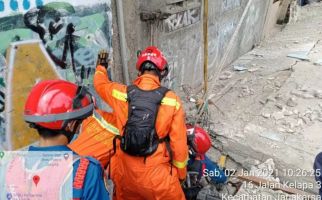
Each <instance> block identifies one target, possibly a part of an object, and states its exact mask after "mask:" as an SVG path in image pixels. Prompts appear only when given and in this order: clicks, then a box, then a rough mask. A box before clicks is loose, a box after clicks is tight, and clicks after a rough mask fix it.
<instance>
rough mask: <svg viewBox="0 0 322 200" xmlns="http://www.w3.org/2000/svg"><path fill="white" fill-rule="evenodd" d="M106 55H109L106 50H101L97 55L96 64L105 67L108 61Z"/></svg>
mask: <svg viewBox="0 0 322 200" xmlns="http://www.w3.org/2000/svg"><path fill="white" fill-rule="evenodd" d="M108 56H109V54H108V52H107V51H105V50H101V51H100V52H99V53H98V56H97V62H96V66H98V65H102V66H104V67H105V68H106V69H107V68H108V61H109V59H108Z"/></svg>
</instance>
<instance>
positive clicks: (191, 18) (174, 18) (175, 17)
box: [164, 8, 200, 32]
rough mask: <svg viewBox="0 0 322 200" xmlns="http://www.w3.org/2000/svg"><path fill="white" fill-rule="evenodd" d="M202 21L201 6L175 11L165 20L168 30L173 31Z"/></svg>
mask: <svg viewBox="0 0 322 200" xmlns="http://www.w3.org/2000/svg"><path fill="white" fill-rule="evenodd" d="M199 21H200V8H193V9H190V10H186V11H183V12H179V13H175V14H172V15H171V16H169V17H168V18H167V19H165V20H164V23H165V30H166V32H172V31H175V30H178V29H180V28H183V27H187V26H189V25H192V24H195V23H197V22H199Z"/></svg>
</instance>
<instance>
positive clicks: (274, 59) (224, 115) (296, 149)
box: [209, 3, 322, 192]
mask: <svg viewBox="0 0 322 200" xmlns="http://www.w3.org/2000/svg"><path fill="white" fill-rule="evenodd" d="M299 13H300V15H299V16H296V17H295V18H292V23H290V24H289V25H287V26H286V27H285V28H284V29H283V31H282V32H280V33H277V34H276V35H275V36H274V37H273V38H271V39H269V40H267V41H264V42H262V44H261V45H260V46H259V47H257V48H255V49H254V50H252V51H251V52H249V53H247V54H246V55H244V56H242V57H240V58H239V59H238V60H237V61H235V62H234V63H233V64H232V65H230V66H229V67H227V68H226V69H224V70H223V71H222V73H221V75H220V77H219V80H217V81H213V82H212V83H211V84H213V85H212V86H213V87H212V90H211V92H210V96H211V95H212V94H213V95H212V96H215V97H214V98H212V99H210V101H214V100H215V99H217V97H218V94H219V93H220V91H222V90H223V88H226V89H227V91H228V92H225V94H224V96H223V97H222V98H221V99H220V100H218V101H217V102H213V103H215V105H216V106H214V105H211V104H210V107H209V111H210V114H211V119H210V121H211V122H212V125H211V126H212V127H211V129H213V130H215V132H216V134H215V135H216V140H215V142H214V143H215V146H216V147H217V148H219V149H221V151H222V152H224V153H226V154H228V155H229V156H230V157H231V158H232V159H233V160H234V161H236V162H237V163H240V164H241V165H242V166H243V167H245V168H246V169H250V168H251V166H253V165H254V164H256V163H257V164H258V163H261V162H265V161H266V160H267V159H269V158H272V159H273V161H274V162H275V169H274V174H273V175H274V176H275V177H278V178H280V179H281V180H282V181H291V182H293V183H296V184H297V186H296V188H298V189H305V190H307V191H310V192H316V191H317V190H316V188H314V187H312V185H310V186H308V187H309V188H304V186H303V184H304V183H306V184H308V183H312V184H313V183H315V181H314V176H313V171H312V170H313V169H312V166H313V162H314V158H315V156H316V155H317V154H318V153H319V152H321V151H322V147H321V144H322V66H321V65H322V64H321V65H319V64H314V63H315V62H318V60H319V59H322V41H320V40H321V39H322V4H321V3H320V4H317V5H312V6H310V7H304V8H303V9H301V11H299ZM290 53H295V56H297V55H300V56H302V57H303V59H305V60H300V59H296V58H291V57H287V56H288V54H290ZM306 57H307V58H306ZM238 70H240V71H238ZM214 157H216V156H215V155H214ZM300 184H301V185H300Z"/></svg>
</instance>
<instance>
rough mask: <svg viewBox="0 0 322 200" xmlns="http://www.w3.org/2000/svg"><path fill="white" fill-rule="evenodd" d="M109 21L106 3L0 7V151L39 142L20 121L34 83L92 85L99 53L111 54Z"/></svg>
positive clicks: (28, 1)
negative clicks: (57, 80) (56, 80)
mask: <svg viewBox="0 0 322 200" xmlns="http://www.w3.org/2000/svg"><path fill="white" fill-rule="evenodd" d="M111 17H112V13H111V8H110V0H92V1H86V0H73V1H71V0H59V1H56V0H25V1H0V149H5V150H8V149H9V150H10V149H13V150H14V149H17V148H21V147H24V146H26V145H29V144H30V143H32V142H34V141H36V140H37V139H38V134H37V133H35V131H33V130H32V129H30V128H29V127H28V125H27V124H26V123H25V122H24V120H23V108H24V103H25V100H26V98H27V95H28V94H29V91H30V89H31V88H32V86H33V85H34V84H35V83H37V82H38V81H40V80H44V79H54V78H61V79H65V80H69V81H73V82H78V83H81V84H84V85H91V84H92V76H93V74H94V71H95V67H96V66H95V65H96V57H97V53H98V52H99V51H100V50H101V49H108V50H111V49H112V44H111V39H112V30H111V24H112V20H111ZM71 55H73V56H71Z"/></svg>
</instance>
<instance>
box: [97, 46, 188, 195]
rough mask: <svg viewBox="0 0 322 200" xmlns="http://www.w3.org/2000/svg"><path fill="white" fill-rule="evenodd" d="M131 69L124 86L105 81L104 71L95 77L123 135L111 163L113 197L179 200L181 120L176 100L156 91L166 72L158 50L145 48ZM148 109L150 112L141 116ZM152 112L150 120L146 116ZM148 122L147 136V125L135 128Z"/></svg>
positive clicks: (183, 158) (184, 155) (183, 153)
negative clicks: (131, 79)
mask: <svg viewBox="0 0 322 200" xmlns="http://www.w3.org/2000/svg"><path fill="white" fill-rule="evenodd" d="M136 68H137V70H138V71H139V72H140V73H139V76H138V78H137V79H136V80H135V81H134V85H133V86H129V87H128V86H126V85H123V84H119V83H115V82H112V81H110V80H109V79H108V76H107V70H106V68H105V67H103V66H100V65H99V66H97V68H96V72H95V75H94V88H95V89H96V91H97V92H98V94H99V95H100V97H101V98H102V99H103V100H104V101H105V102H107V103H108V104H109V105H110V106H111V107H112V109H113V110H114V113H115V114H116V115H115V116H116V123H115V126H116V127H117V128H118V129H119V130H120V133H121V135H122V138H121V141H120V143H119V145H117V150H116V155H115V156H114V157H113V161H114V162H119V163H117V168H116V169H113V170H112V176H111V177H112V179H113V177H114V179H113V181H114V182H115V185H116V186H115V187H116V188H115V191H116V197H117V199H122V200H131V199H133V200H140V199H142V200H147V199H148V200H150V199H151V200H152V199H162V200H167V199H169V200H173V199H176V200H177V199H178V200H180V199H182V200H184V199H185V197H184V193H183V191H182V188H181V185H180V180H184V179H185V178H186V164H187V159H188V146H187V134H186V125H185V115H184V110H183V106H182V103H181V101H180V99H179V97H178V96H177V95H176V94H175V93H174V92H172V91H168V89H166V88H163V87H161V84H160V81H161V80H162V78H164V77H165V76H166V75H167V72H168V65H167V61H166V58H165V57H164V56H163V54H162V52H161V51H160V50H159V49H157V48H156V47H154V46H150V47H147V48H146V49H145V50H144V51H142V52H141V54H140V55H139V56H138V61H137V63H136ZM137 94H139V95H137ZM142 96H144V98H142ZM160 97H162V98H160ZM138 99H140V100H138ZM152 100H153V101H155V102H158V101H159V103H158V105H157V106H155V105H154V103H151V102H152ZM129 105H131V106H129ZM149 106H150V107H151V110H152V111H151V113H145V112H147V111H146V108H148V107H149ZM143 108H144V109H143ZM140 109H142V110H140ZM153 109H154V110H153ZM140 111H141V113H140ZM133 113H134V114H133ZM142 113H145V114H144V116H143V117H142V119H140V120H138V119H137V118H136V116H135V114H136V115H140V114H142ZM153 113H156V116H155V117H153V116H152V117H151V115H153ZM149 120H150V122H153V123H154V124H150V126H152V127H153V130H154V131H153V130H152V131H151V132H150V129H151V127H150V128H146V127H147V126H146V125H147V124H144V126H142V127H139V125H140V124H142V123H145V121H149ZM138 130H139V131H138ZM147 131H148V132H147ZM140 134H141V136H140ZM149 134H150V136H151V135H152V136H151V137H150V136H149ZM143 137H144V138H143ZM145 137H147V138H145ZM142 141H146V142H145V143H150V144H145V145H146V147H147V148H145V147H144V144H143V143H142ZM139 143H140V144H139ZM135 145H136V146H135ZM136 147H140V148H139V149H138V148H136ZM143 147H144V148H143ZM113 161H111V162H113ZM112 166H113V163H112ZM113 173H114V174H113Z"/></svg>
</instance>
